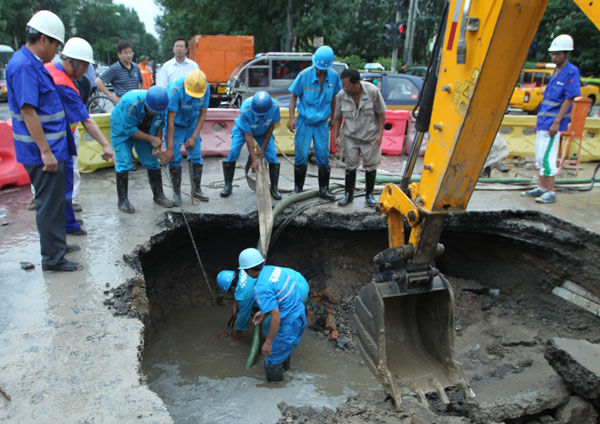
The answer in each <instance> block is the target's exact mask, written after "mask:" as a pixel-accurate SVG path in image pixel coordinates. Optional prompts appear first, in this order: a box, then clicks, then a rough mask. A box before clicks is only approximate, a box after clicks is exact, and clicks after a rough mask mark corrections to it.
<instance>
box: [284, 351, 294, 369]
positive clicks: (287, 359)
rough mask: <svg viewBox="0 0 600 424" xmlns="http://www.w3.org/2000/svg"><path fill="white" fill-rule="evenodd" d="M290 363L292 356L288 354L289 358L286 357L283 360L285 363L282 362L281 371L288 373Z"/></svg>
mask: <svg viewBox="0 0 600 424" xmlns="http://www.w3.org/2000/svg"><path fill="white" fill-rule="evenodd" d="M291 362H292V354H291V353H290V356H288V357H287V358H285V361H283V364H282V365H283V370H284V371H289V370H290V363H291Z"/></svg>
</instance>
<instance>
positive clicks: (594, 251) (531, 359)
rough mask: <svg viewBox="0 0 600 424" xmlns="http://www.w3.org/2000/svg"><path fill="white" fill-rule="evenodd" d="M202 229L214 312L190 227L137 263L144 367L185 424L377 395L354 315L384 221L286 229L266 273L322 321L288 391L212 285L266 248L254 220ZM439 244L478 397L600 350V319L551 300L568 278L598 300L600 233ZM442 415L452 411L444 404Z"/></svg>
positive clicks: (541, 226)
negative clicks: (581, 352)
mask: <svg viewBox="0 0 600 424" xmlns="http://www.w3.org/2000/svg"><path fill="white" fill-rule="evenodd" d="M313 223H314V221H313ZM179 224H181V223H179ZM192 231H193V234H194V237H195V240H196V245H197V247H198V251H199V255H200V258H201V259H202V263H203V266H204V271H205V272H206V275H207V279H208V284H209V285H210V288H211V290H212V292H213V294H214V296H215V297H216V298H217V302H216V303H215V302H213V301H212V295H211V293H210V290H209V289H208V287H207V283H206V281H205V279H204V274H203V271H202V269H201V267H200V265H199V264H198V260H197V258H196V254H195V252H194V249H193V247H192V244H191V241H190V237H189V234H188V232H187V229H186V228H185V226H183V225H174V227H173V229H172V230H170V231H165V232H163V233H161V234H159V235H158V236H155V237H154V238H153V240H152V241H151V248H150V249H147V250H145V251H144V252H140V253H139V261H140V264H141V267H142V271H143V274H144V280H145V295H146V297H147V301H148V305H149V308H148V313H147V314H146V316H145V324H146V332H145V345H144V349H143V353H142V367H141V369H142V373H143V374H144V378H145V379H146V381H147V383H148V385H149V387H150V388H151V389H152V390H153V391H155V392H156V393H157V394H158V395H159V396H160V397H161V398H162V399H163V401H164V403H165V405H166V406H167V408H168V410H169V412H170V414H171V416H172V417H173V418H174V420H175V421H176V422H190V423H191V422H232V423H233V422H236V423H238V422H276V421H277V420H278V419H279V417H280V410H279V408H278V404H280V402H285V403H286V404H287V405H292V406H302V405H310V406H312V407H314V408H322V407H328V408H331V409H335V408H336V407H340V408H342V409H343V404H344V402H345V401H346V399H347V398H348V397H349V396H352V395H355V394H360V393H364V392H365V391H374V390H381V386H380V385H379V383H378V382H377V380H376V379H375V378H374V377H373V376H372V375H371V373H370V372H369V370H368V368H367V367H366V366H365V365H364V362H363V361H362V358H361V357H360V354H359V353H358V348H357V343H358V342H357V340H356V332H355V329H354V324H353V321H352V314H353V300H354V297H355V296H356V295H357V293H358V291H359V290H360V288H361V287H362V286H364V285H365V284H367V283H368V282H369V281H370V280H371V277H372V275H373V273H374V271H375V268H374V265H373V261H372V259H373V257H374V255H375V254H377V253H378V252H380V251H381V250H384V249H385V248H386V247H387V230H386V228H385V222H383V225H380V228H379V229H373V228H370V229H369V230H365V231H360V230H352V231H350V230H348V229H344V228H338V227H337V226H336V223H335V221H334V220H332V217H331V216H330V215H327V217H324V218H323V220H322V222H320V224H319V225H318V226H311V227H306V226H289V227H288V228H287V229H286V230H285V231H284V232H283V233H282V234H281V235H280V236H279V238H278V239H277V240H276V242H275V243H274V244H273V245H272V246H271V251H270V254H269V258H268V261H267V263H269V264H274V265H280V266H285V267H290V268H293V269H296V270H298V271H299V272H301V273H302V274H303V275H305V276H306V277H307V279H308V280H309V285H310V286H311V294H312V296H311V297H310V298H309V301H308V303H307V309H308V310H312V311H313V313H314V318H313V319H312V321H311V322H310V323H309V324H310V325H309V327H307V330H306V331H305V333H304V336H303V339H302V342H301V344H300V346H299V347H298V349H297V350H296V351H295V353H294V356H293V362H292V369H291V372H289V373H287V374H286V377H285V379H284V381H283V382H282V383H278V384H267V383H266V382H265V379H264V370H263V365H262V363H263V361H264V358H261V357H259V359H258V361H257V363H256V365H254V367H252V368H251V369H249V370H248V369H245V368H244V361H245V359H246V356H247V355H248V349H249V345H250V339H251V334H249V333H250V331H251V330H249V331H247V332H246V333H244V335H243V337H242V339H241V340H239V341H236V340H232V339H231V338H228V337H226V335H225V327H226V323H227V321H228V319H229V317H230V316H231V305H232V298H231V296H230V295H224V294H223V293H222V292H220V291H218V288H217V287H216V284H215V279H216V275H217V274H218V272H219V271H221V270H223V269H236V268H237V257H238V254H239V252H240V251H241V250H243V249H244V248H246V247H252V246H255V245H256V241H257V239H258V230H257V228H256V227H255V221H254V220H252V219H248V218H243V217H242V218H241V217H239V216H237V217H236V216H231V217H228V218H226V219H220V220H218V221H210V222H209V221H204V220H203V219H202V218H198V219H196V220H194V221H193V223H192ZM441 242H442V243H443V244H444V245H445V247H446V251H445V253H444V254H443V255H442V256H441V257H439V258H438V259H437V262H436V265H437V266H438V267H439V269H440V270H441V271H442V272H444V273H445V274H446V275H447V276H448V278H449V281H450V283H451V285H452V287H453V290H454V293H455V296H456V313H455V325H456V345H455V354H456V358H457V359H458V360H459V361H460V362H461V363H462V364H463V366H464V368H465V374H466V375H467V378H468V380H469V382H470V383H471V385H472V387H474V388H475V392H476V393H477V390H483V388H484V386H485V385H486V384H487V385H489V384H494V385H497V386H498V387H499V390H500V392H499V393H500V395H499V396H501V395H502V393H503V392H502V390H501V389H502V387H503V385H505V386H506V392H507V393H509V392H510V393H512V392H514V387H509V386H510V382H509V380H508V379H507V380H505V378H507V377H510V376H511V375H514V374H517V373H521V372H525V371H527V369H528V367H529V368H531V369H532V370H533V369H535V365H536V363H538V362H540V361H543V360H544V359H543V346H544V344H545V341H546V340H547V339H548V338H549V337H555V336H556V337H561V336H562V337H574V338H586V339H589V340H594V339H596V340H600V326H598V318H597V317H595V316H593V315H592V314H589V313H586V312H582V310H581V309H579V308H577V307H575V306H573V305H571V304H568V303H567V302H565V301H563V300H562V299H558V298H556V297H555V296H554V295H552V293H551V291H552V288H553V287H555V286H557V285H559V284H561V283H562V282H563V281H564V280H565V279H570V280H573V281H576V282H577V283H581V284H582V285H584V286H586V287H587V288H588V289H591V290H595V291H596V292H597V291H598V287H597V286H596V285H597V282H596V281H595V280H594V278H593V276H594V275H597V272H598V271H599V270H598V267H599V265H598V264H596V263H595V262H594V260H593V258H594V257H597V255H598V253H599V252H600V243H599V242H598V236H597V235H594V234H591V233H588V232H586V231H585V230H582V229H580V228H579V227H575V226H573V225H570V224H567V223H565V222H563V221H559V220H557V219H555V218H552V217H550V216H547V215H544V214H535V213H515V212H506V213H501V212H500V213H469V214H465V215H461V216H451V217H449V218H448V219H447V220H446V224H445V227H444V232H443V233H442V238H441ZM328 311H329V312H328ZM328 314H329V315H332V316H333V317H334V322H335V326H336V327H337V328H336V330H337V331H338V333H339V334H338V338H337V340H332V334H331V330H330V329H329V328H327V326H326V325H325V323H326V317H327V315H328ZM523 334H524V336H523ZM519 337H523V338H527V339H528V340H526V341H523V340H520V339H519ZM505 339H515V340H517V341H516V342H515V343H505V342H504V341H505ZM529 339H531V340H529ZM499 370H501V371H499ZM524 370H525V371H524ZM540 378H542V377H540ZM432 407H437V408H438V413H440V414H445V413H447V411H446V410H445V409H444V407H440V405H439V403H436V402H435V400H434V401H433V402H432ZM453 408H454V411H453V413H454V414H456V413H457V411H458V412H459V413H461V414H463V415H465V416H466V415H468V413H469V411H468V407H466V406H462V409H461V408H459V407H457V405H454V406H453Z"/></svg>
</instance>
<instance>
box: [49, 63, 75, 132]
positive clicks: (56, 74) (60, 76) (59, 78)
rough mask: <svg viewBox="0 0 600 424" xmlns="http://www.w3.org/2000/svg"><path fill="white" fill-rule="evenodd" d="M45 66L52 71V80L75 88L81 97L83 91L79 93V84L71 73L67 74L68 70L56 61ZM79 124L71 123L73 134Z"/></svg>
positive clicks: (57, 83)
mask: <svg viewBox="0 0 600 424" xmlns="http://www.w3.org/2000/svg"><path fill="white" fill-rule="evenodd" d="M44 66H45V67H46V69H47V70H48V72H50V75H51V76H52V80H53V81H54V84H56V85H63V86H65V87H69V88H70V89H72V90H75V92H76V93H77V94H78V95H79V97H81V93H79V90H78V89H77V86H76V85H75V83H74V82H73V80H72V79H71V78H70V77H69V75H67V73H66V72H64V71H61V70H60V69H58V68H57V67H56V63H45V64H44ZM63 114H64V112H63ZM77 124H78V122H75V123H74V124H71V132H72V133H73V134H75V131H76V130H77Z"/></svg>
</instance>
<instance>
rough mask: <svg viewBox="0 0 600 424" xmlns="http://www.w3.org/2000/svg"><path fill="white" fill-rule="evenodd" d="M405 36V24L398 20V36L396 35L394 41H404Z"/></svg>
mask: <svg viewBox="0 0 600 424" xmlns="http://www.w3.org/2000/svg"><path fill="white" fill-rule="evenodd" d="M405 37H406V24H405V23H404V22H400V23H399V24H398V36H397V37H396V41H397V42H398V43H400V42H402V41H404V38H405Z"/></svg>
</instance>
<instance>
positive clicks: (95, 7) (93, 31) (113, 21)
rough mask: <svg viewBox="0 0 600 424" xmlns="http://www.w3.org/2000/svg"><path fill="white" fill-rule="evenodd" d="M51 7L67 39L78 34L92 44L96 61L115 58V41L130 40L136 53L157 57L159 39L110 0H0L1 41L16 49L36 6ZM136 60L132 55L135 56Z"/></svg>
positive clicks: (21, 40)
mask: <svg viewBox="0 0 600 424" xmlns="http://www.w3.org/2000/svg"><path fill="white" fill-rule="evenodd" d="M43 9H46V10H51V11H52V12H54V13H56V14H57V15H58V16H59V17H60V18H61V20H62V21H63V23H64V25H65V30H66V34H65V37H66V39H68V38H71V37H81V38H83V39H85V40H87V41H88V42H89V43H90V44H91V45H92V47H93V48H94V55H95V59H96V61H97V62H98V61H100V62H103V63H105V64H109V63H111V62H114V61H115V60H117V48H116V46H117V42H118V41H119V40H120V39H125V40H129V41H130V42H131V43H132V44H133V46H134V51H135V53H136V54H135V57H136V58H137V57H139V56H140V55H142V54H146V55H148V56H150V57H156V56H157V54H156V52H157V51H158V41H157V40H156V38H155V37H154V36H153V35H151V34H148V33H147V32H146V29H145V28H144V24H143V23H142V22H140V19H139V17H138V15H137V13H136V12H135V11H133V10H132V9H129V8H127V7H125V6H123V5H121V4H119V5H116V4H113V2H112V0H34V1H29V2H25V5H24V3H23V2H21V1H17V0H0V10H1V11H2V14H1V16H0V43H2V44H8V45H11V46H12V47H13V48H15V50H16V49H18V48H20V47H21V45H22V44H23V43H24V42H25V26H26V24H27V21H28V20H29V18H30V17H31V16H32V15H33V14H34V13H35V12H36V11H38V10H43ZM134 60H135V59H134Z"/></svg>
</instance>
